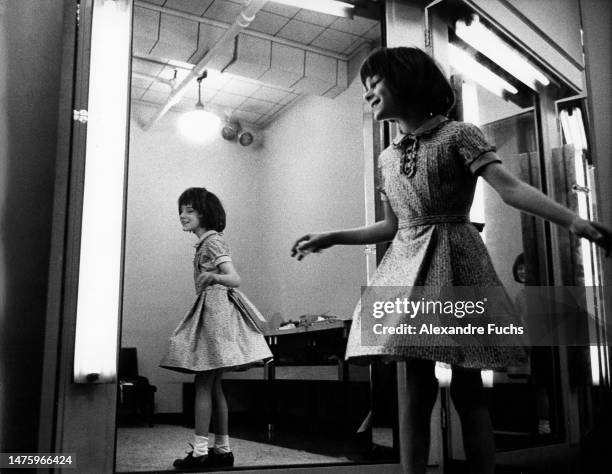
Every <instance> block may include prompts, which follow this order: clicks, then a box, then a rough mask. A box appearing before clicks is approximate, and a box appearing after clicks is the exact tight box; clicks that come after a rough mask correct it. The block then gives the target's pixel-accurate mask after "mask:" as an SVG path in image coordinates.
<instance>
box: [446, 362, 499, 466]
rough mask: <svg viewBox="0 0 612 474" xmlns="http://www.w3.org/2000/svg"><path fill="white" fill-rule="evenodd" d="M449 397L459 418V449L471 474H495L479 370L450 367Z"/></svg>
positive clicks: (489, 429)
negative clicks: (460, 435)
mask: <svg viewBox="0 0 612 474" xmlns="http://www.w3.org/2000/svg"><path fill="white" fill-rule="evenodd" d="M450 391H451V398H452V399H453V404H454V405H455V408H456V409H457V412H458V413H459V417H460V418H461V432H462V434H463V447H464V449H465V456H466V457H467V460H468V464H469V467H470V473H472V474H493V473H494V472H495V443H494V440H493V426H492V425H491V416H490V415H489V408H488V406H487V403H486V400H485V397H484V392H483V388H482V380H481V378H480V370H478V369H463V368H460V367H453V380H452V382H451V389H450Z"/></svg>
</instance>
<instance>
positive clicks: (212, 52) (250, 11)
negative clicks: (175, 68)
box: [142, 0, 268, 130]
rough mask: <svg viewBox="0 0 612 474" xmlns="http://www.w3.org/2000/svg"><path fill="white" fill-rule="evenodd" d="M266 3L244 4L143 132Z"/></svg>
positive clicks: (174, 102)
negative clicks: (232, 21)
mask: <svg viewBox="0 0 612 474" xmlns="http://www.w3.org/2000/svg"><path fill="white" fill-rule="evenodd" d="M267 1H268V0H250V1H249V3H247V4H246V6H245V7H244V9H243V10H242V11H241V12H240V14H239V15H238V17H237V18H236V20H235V21H234V23H232V25H231V26H230V27H229V28H228V29H227V30H226V31H225V33H223V36H221V38H219V41H217V42H216V43H215V45H214V46H213V47H212V48H210V49H209V50H208V51H207V52H206V54H205V55H204V57H203V58H202V59H200V61H199V62H198V63H197V64H196V65H195V67H194V68H193V69H192V70H191V72H190V73H189V74H188V75H187V77H185V79H183V81H182V82H181V83H180V84H179V85H177V86H176V87H175V88H174V89H173V90H172V92H170V95H168V99H166V103H165V104H164V105H162V107H161V108H160V109H158V110H157V112H155V114H153V116H152V117H151V118H150V119H149V121H148V122H147V123H145V124H144V125H143V127H142V128H143V129H144V130H149V129H150V128H151V127H152V126H153V125H154V124H155V123H156V122H157V121H158V120H159V119H160V118H162V117H163V116H164V115H165V114H166V112H168V110H170V108H171V107H172V106H173V105H174V104H176V103H177V102H178V101H179V100H180V99H181V96H182V95H183V93H184V91H185V89H186V88H187V87H188V86H189V84H190V83H191V81H193V80H194V79H197V78H198V77H199V76H200V75H202V73H203V72H204V69H206V65H207V64H208V63H209V62H210V60H211V59H212V58H214V57H215V56H216V55H217V54H218V53H219V52H221V51H223V50H225V49H226V48H231V47H232V46H233V42H234V39H235V38H236V36H238V33H240V32H241V31H242V30H244V29H245V28H246V27H248V26H249V25H250V24H251V22H252V21H253V20H254V19H255V15H256V14H257V12H258V11H259V10H261V8H262V7H263V6H264V5H265V4H266V3H267Z"/></svg>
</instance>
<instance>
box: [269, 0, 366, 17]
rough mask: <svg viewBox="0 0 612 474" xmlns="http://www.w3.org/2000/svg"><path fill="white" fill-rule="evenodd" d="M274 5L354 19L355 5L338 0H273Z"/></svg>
mask: <svg viewBox="0 0 612 474" xmlns="http://www.w3.org/2000/svg"><path fill="white" fill-rule="evenodd" d="M273 1H274V3H282V4H283V5H289V6H291V7H297V8H304V9H306V10H313V11H315V12H320V13H327V14H328V15H335V16H341V17H344V18H353V10H354V8H355V5H351V4H350V3H346V2H338V1H336V0H308V1H307V2H305V1H304V0H273Z"/></svg>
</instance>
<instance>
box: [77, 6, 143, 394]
mask: <svg viewBox="0 0 612 474" xmlns="http://www.w3.org/2000/svg"><path fill="white" fill-rule="evenodd" d="M131 4H132V2H131V1H130V0H94V4H93V13H92V31H91V56H90V73H89V74H90V77H89V105H88V108H89V110H88V123H87V145H86V159H85V180H84V185H83V215H82V225H81V253H80V261H79V262H80V263H79V281H78V300H77V316H76V334H75V349H74V381H75V382H77V383H83V382H112V381H114V380H115V379H116V364H117V362H116V358H117V340H118V321H119V308H120V296H121V289H120V283H121V277H120V275H121V255H122V240H123V197H124V184H125V164H126V162H125V159H126V150H127V120H128V116H127V109H128V97H129V91H128V82H129V61H130V35H131V16H132V15H131Z"/></svg>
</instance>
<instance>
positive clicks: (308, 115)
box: [122, 82, 365, 413]
mask: <svg viewBox="0 0 612 474" xmlns="http://www.w3.org/2000/svg"><path fill="white" fill-rule="evenodd" d="M361 110H362V105H361V86H360V84H359V83H358V82H356V83H354V84H353V85H352V86H351V88H350V89H349V90H348V91H346V92H344V93H343V94H341V95H340V96H338V97H337V98H336V99H333V100H332V99H327V98H322V97H307V98H305V99H304V100H302V101H301V102H299V103H298V104H296V105H295V106H294V107H293V108H292V109H291V110H289V111H288V112H287V113H286V114H285V115H283V116H281V117H280V118H279V119H278V121H277V122H275V123H274V124H273V125H271V126H270V127H269V129H268V130H266V133H265V137H264V146H263V148H255V147H250V148H244V147H241V146H240V145H237V144H236V143H230V142H226V141H224V140H222V139H221V138H220V137H218V138H216V139H215V140H213V141H212V142H210V143H209V144H207V145H200V146H196V145H192V144H189V142H186V141H185V140H184V139H182V138H181V137H180V136H179V135H178V134H177V131H176V126H175V122H176V118H177V115H176V114H175V113H169V114H167V115H166V116H165V117H164V118H163V119H162V120H161V121H160V122H158V123H157V124H156V125H155V126H154V127H153V128H152V129H151V130H149V131H147V132H144V131H143V130H141V129H140V128H139V126H138V125H136V124H135V122H133V124H132V127H131V137H130V163H129V174H128V201H127V202H128V203H127V224H126V248H125V275H124V302H123V323H122V346H123V347H137V348H138V358H139V371H140V373H141V375H144V376H146V377H148V378H149V379H150V381H151V383H153V384H154V385H156V386H157V387H158V392H157V395H156V402H157V407H156V410H157V412H160V413H164V412H179V411H181V409H182V407H181V388H182V387H181V383H182V382H183V381H190V380H191V377H190V376H187V375H182V374H178V373H176V374H175V373H173V372H171V371H168V370H164V369H161V368H159V367H158V363H159V360H160V359H161V357H162V356H163V353H164V350H165V347H166V342H167V339H168V337H169V335H170V334H171V333H172V331H173V330H174V328H175V327H176V325H177V324H178V322H179V321H180V319H181V318H182V317H183V315H184V313H185V311H186V310H187V309H188V308H189V306H190V304H191V302H192V301H193V298H194V289H193V275H192V258H193V252H194V249H193V244H194V243H195V238H194V237H193V235H192V234H189V235H188V234H184V233H183V232H182V231H181V229H180V226H179V222H178V213H177V203H176V201H177V198H178V196H179V195H180V193H181V192H182V191H183V190H184V189H186V188H187V187H190V186H206V187H207V188H208V189H210V190H211V191H213V192H215V193H217V194H218V195H219V197H220V198H221V200H222V202H223V204H224V206H225V209H226V212H227V216H228V218H227V221H228V225H227V229H226V232H225V233H226V236H227V239H228V241H229V242H230V245H231V246H232V254H233V259H234V263H235V265H236V268H237V270H238V272H239V273H240V274H241V277H242V281H243V284H242V290H244V291H245V292H246V293H247V295H248V296H249V297H250V298H251V299H252V300H253V302H254V303H255V304H256V305H257V306H258V307H259V308H260V309H261V310H262V312H263V313H264V315H266V316H267V317H268V318H269V319H271V318H272V317H273V316H276V317H282V318H283V319H295V318H297V317H298V316H300V315H302V314H311V313H325V312H330V313H332V314H335V315H338V316H339V317H342V318H344V319H348V318H350V317H351V316H352V311H353V308H354V306H355V304H356V302H357V300H358V298H359V294H360V286H361V285H363V284H365V256H364V254H363V248H362V247H352V248H338V249H333V250H329V251H326V252H325V253H323V254H322V255H316V256H311V257H309V258H308V259H306V260H305V261H303V262H297V261H295V260H293V259H291V258H290V255H289V254H290V248H291V245H292V243H293V241H294V240H295V239H296V238H297V237H299V236H300V235H301V234H303V233H305V232H307V231H310V230H315V231H316V230H324V229H329V228H339V227H353V226H359V225H363V222H364V182H363V124H362V118H361V116H362V114H361ZM141 113H145V114H146V113H150V111H147V110H143V109H139V107H138V106H136V107H134V108H133V111H132V116H133V117H134V118H135V117H137V116H138V114H141Z"/></svg>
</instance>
